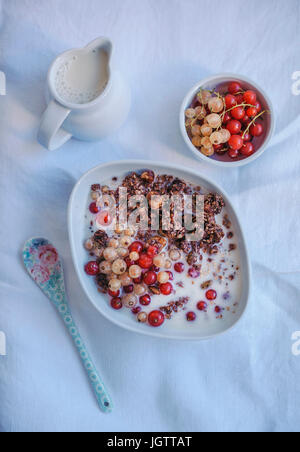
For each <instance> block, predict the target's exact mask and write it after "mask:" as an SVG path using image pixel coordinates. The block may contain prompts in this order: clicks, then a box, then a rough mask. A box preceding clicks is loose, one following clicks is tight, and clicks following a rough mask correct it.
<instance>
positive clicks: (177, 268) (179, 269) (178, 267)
mask: <svg viewBox="0 0 300 452" xmlns="http://www.w3.org/2000/svg"><path fill="white" fill-rule="evenodd" d="M174 270H175V271H176V272H177V273H183V272H184V264H183V263H182V262H177V263H176V264H175V265H174Z"/></svg>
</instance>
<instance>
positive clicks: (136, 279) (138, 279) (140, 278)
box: [133, 275, 143, 284]
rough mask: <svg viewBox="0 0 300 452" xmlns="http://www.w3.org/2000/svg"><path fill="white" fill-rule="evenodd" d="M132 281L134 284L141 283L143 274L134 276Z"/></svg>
mask: <svg viewBox="0 0 300 452" xmlns="http://www.w3.org/2000/svg"><path fill="white" fill-rule="evenodd" d="M133 282H134V283H135V284H142V282H143V276H142V275H141V276H140V277H139V278H134V280H133Z"/></svg>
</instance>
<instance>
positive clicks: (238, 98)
mask: <svg viewBox="0 0 300 452" xmlns="http://www.w3.org/2000/svg"><path fill="white" fill-rule="evenodd" d="M235 98H236V103H237V105H241V104H242V103H243V102H244V96H243V94H237V95H236V96H235Z"/></svg>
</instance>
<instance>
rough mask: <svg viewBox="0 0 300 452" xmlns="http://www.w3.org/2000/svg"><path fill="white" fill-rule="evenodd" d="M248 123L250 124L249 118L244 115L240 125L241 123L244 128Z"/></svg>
mask: <svg viewBox="0 0 300 452" xmlns="http://www.w3.org/2000/svg"><path fill="white" fill-rule="evenodd" d="M250 122H251V119H250V118H249V116H248V115H245V116H244V117H243V119H242V123H243V124H244V125H245V126H248V125H249V124H250Z"/></svg>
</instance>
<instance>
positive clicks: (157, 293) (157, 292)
mask: <svg viewBox="0 0 300 452" xmlns="http://www.w3.org/2000/svg"><path fill="white" fill-rule="evenodd" d="M149 290H150V292H152V293H153V295H160V289H159V288H158V287H156V286H150V287H149Z"/></svg>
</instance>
